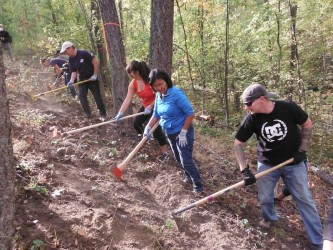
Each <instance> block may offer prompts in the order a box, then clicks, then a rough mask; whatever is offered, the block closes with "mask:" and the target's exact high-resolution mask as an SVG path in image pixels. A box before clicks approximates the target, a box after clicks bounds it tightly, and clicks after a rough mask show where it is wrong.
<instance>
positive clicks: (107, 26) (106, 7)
mask: <svg viewBox="0 0 333 250" xmlns="http://www.w3.org/2000/svg"><path fill="white" fill-rule="evenodd" d="M98 2H99V7H100V11H101V15H102V20H103V25H104V31H105V39H106V45H107V51H108V54H109V59H110V63H111V89H112V97H113V104H114V105H113V108H114V111H115V112H117V111H118V110H119V109H120V106H121V104H122V103H123V101H124V99H125V97H126V93H127V88H128V80H129V79H128V75H127V73H126V70H125V68H126V59H125V58H126V57H125V47H124V44H123V39H122V35H121V31H120V25H119V19H118V14H117V9H116V3H115V1H114V0H98ZM128 112H132V108H131V107H130V108H129V109H128Z"/></svg>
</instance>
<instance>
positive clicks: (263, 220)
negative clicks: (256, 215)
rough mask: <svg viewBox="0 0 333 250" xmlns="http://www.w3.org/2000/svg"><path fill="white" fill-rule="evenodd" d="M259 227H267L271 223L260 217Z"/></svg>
mask: <svg viewBox="0 0 333 250" xmlns="http://www.w3.org/2000/svg"><path fill="white" fill-rule="evenodd" d="M258 225H259V227H261V228H263V229H269V228H270V227H271V225H272V222H271V221H268V220H265V219H262V220H261V221H260V222H259V224H258Z"/></svg>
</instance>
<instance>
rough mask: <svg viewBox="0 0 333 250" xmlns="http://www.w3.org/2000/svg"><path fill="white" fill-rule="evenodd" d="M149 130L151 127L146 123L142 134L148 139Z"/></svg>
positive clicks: (149, 137) (149, 135)
mask: <svg viewBox="0 0 333 250" xmlns="http://www.w3.org/2000/svg"><path fill="white" fill-rule="evenodd" d="M150 130H151V127H150V126H148V125H147V126H146V127H145V130H144V131H143V136H146V137H147V140H150V139H151V134H150Z"/></svg>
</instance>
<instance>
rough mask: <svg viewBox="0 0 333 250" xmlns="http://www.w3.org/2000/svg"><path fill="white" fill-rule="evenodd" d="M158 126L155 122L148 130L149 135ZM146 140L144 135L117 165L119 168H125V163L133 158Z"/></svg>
mask: <svg viewBox="0 0 333 250" xmlns="http://www.w3.org/2000/svg"><path fill="white" fill-rule="evenodd" d="M158 126H159V123H158V122H157V123H156V124H155V125H154V126H153V127H152V128H151V130H150V131H149V135H151V134H152V133H153V132H154V131H155V129H156V128H157V127H158ZM147 140H148V138H147V136H144V137H143V138H142V139H141V141H140V142H139V144H138V145H136V147H135V148H134V149H133V150H132V152H131V153H130V154H129V155H128V156H127V157H126V159H125V160H124V161H123V162H122V163H121V164H120V165H119V166H118V168H119V169H120V170H124V169H125V168H126V165H127V164H128V162H129V161H130V160H131V159H132V158H133V156H134V155H135V154H136V153H137V152H138V151H139V149H140V148H141V147H142V145H143V144H144V143H145V142H146V141H147Z"/></svg>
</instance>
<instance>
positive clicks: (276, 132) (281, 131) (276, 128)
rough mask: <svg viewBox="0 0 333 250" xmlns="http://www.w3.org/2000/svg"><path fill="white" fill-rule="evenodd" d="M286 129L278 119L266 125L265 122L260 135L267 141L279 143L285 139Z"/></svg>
mask: <svg viewBox="0 0 333 250" xmlns="http://www.w3.org/2000/svg"><path fill="white" fill-rule="evenodd" d="M287 133H288V129H287V126H286V124H285V123H284V122H283V121H281V120H278V119H275V120H273V121H272V122H270V123H268V122H265V123H264V124H263V125H262V127H261V135H262V136H263V137H264V138H265V139H266V140H267V141H268V142H274V141H281V140H283V138H285V137H286V135H287Z"/></svg>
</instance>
